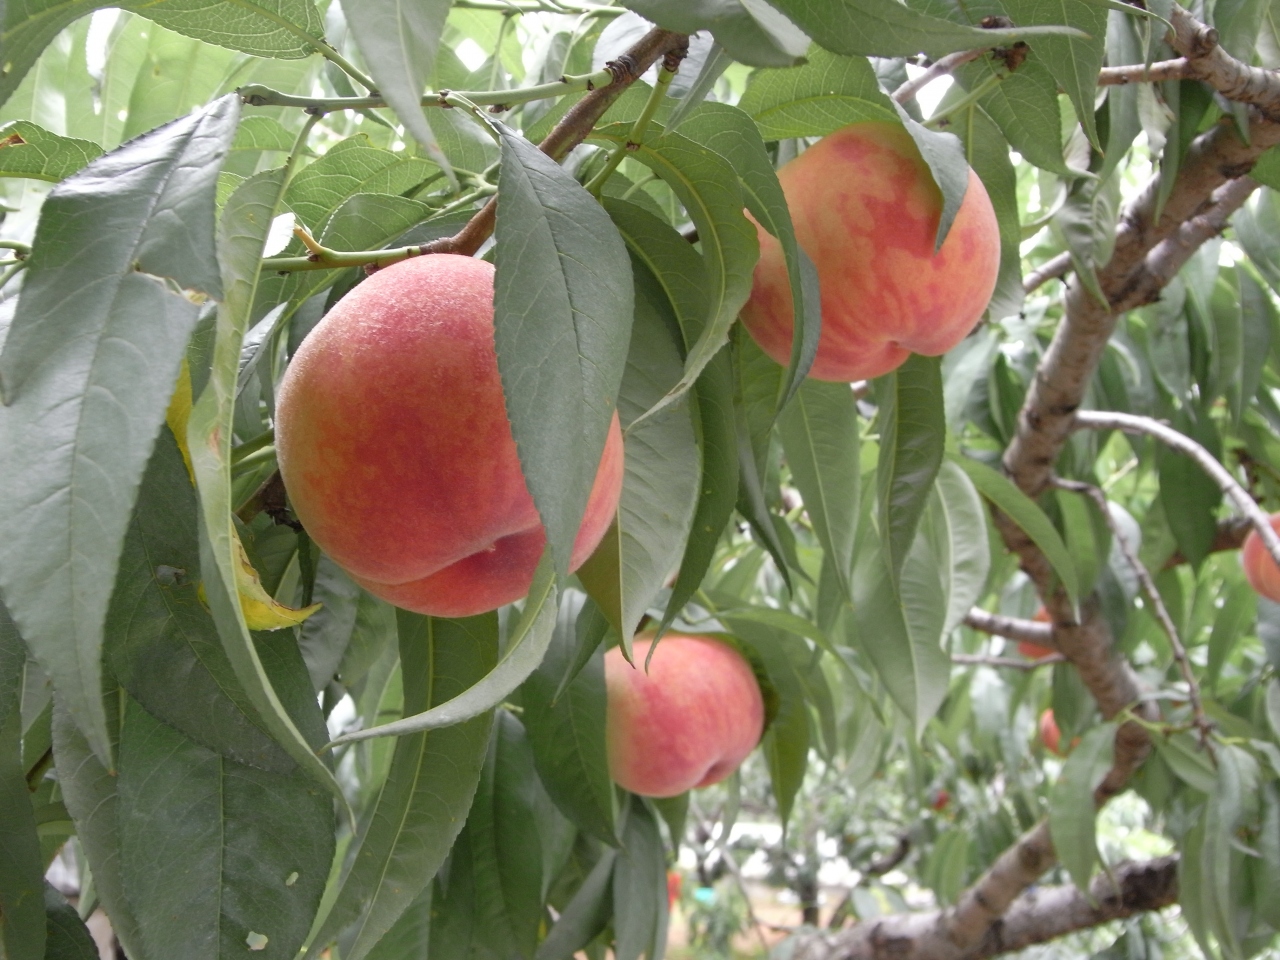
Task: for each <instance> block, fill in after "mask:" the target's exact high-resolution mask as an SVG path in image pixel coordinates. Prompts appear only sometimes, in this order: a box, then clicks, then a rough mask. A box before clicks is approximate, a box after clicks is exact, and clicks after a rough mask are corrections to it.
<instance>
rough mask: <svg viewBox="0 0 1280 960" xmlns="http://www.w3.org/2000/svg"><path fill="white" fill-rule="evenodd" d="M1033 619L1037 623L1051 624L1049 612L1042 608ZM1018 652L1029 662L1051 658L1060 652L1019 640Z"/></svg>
mask: <svg viewBox="0 0 1280 960" xmlns="http://www.w3.org/2000/svg"><path fill="white" fill-rule="evenodd" d="M1031 619H1032V620H1034V621H1036V623H1049V622H1050V619H1049V611H1048V610H1046V609H1045V608H1044V607H1041V608H1040V609H1039V610H1037V611H1036V612H1035V616H1033V617H1032V618H1031ZM1018 652H1019V653H1020V654H1022V655H1023V656H1024V657H1026V658H1027V659H1028V660H1040V659H1042V658H1044V657H1051V656H1053V655H1054V654H1055V653H1057V652H1058V651H1057V650H1055V649H1053V647H1042V646H1040V644H1038V643H1032V642H1031V641H1030V640H1019V641H1018Z"/></svg>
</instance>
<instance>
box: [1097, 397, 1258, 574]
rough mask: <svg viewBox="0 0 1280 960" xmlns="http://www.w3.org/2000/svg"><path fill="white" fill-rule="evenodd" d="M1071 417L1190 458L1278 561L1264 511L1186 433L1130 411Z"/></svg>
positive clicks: (1214, 458) (1098, 412)
mask: <svg viewBox="0 0 1280 960" xmlns="http://www.w3.org/2000/svg"><path fill="white" fill-rule="evenodd" d="M1075 421H1076V423H1077V424H1078V425H1079V426H1081V427H1087V428H1088V429H1090V430H1123V431H1124V432H1125V433H1138V434H1145V435H1146V436H1149V437H1154V438H1155V439H1157V440H1159V441H1160V442H1161V443H1163V444H1165V445H1166V446H1168V447H1170V448H1171V449H1173V450H1176V451H1178V453H1180V454H1182V455H1183V456H1185V457H1188V458H1190V459H1191V461H1192V462H1194V463H1195V464H1196V466H1198V467H1199V468H1200V469H1201V470H1203V471H1204V472H1205V473H1207V474H1208V475H1209V476H1210V478H1212V480H1213V482H1214V483H1216V484H1217V485H1218V489H1219V490H1221V491H1222V492H1223V493H1224V494H1225V495H1226V497H1227V499H1228V500H1230V501H1231V503H1232V504H1233V505H1234V506H1235V508H1236V509H1237V510H1239V511H1240V513H1241V515H1243V516H1244V517H1246V518H1247V519H1248V520H1249V523H1250V524H1251V525H1252V526H1253V529H1254V530H1255V531H1256V532H1257V534H1258V536H1259V538H1261V540H1262V543H1263V545H1264V546H1265V547H1266V548H1267V552H1268V553H1270V554H1271V557H1272V559H1273V560H1275V562H1276V563H1277V564H1280V536H1277V534H1276V532H1275V531H1274V530H1273V529H1271V521H1270V520H1269V519H1268V518H1267V514H1266V513H1265V512H1264V511H1263V509H1262V508H1261V507H1259V506H1258V504H1257V503H1255V502H1254V499H1253V498H1252V497H1251V496H1249V494H1248V491H1246V490H1245V489H1244V487H1242V486H1240V484H1239V483H1237V482H1236V478H1235V477H1233V476H1231V473H1230V471H1228V470H1227V468H1226V467H1224V466H1223V465H1222V464H1221V463H1219V462H1218V460H1217V458H1216V457H1214V455H1213V454H1211V453H1210V452H1209V451H1208V450H1206V449H1205V448H1204V447H1202V446H1200V444H1198V443H1196V442H1195V441H1194V440H1192V439H1191V438H1190V437H1188V436H1187V435H1186V434H1184V433H1179V432H1178V431H1177V430H1175V429H1173V427H1170V426H1168V425H1166V424H1163V423H1161V422H1160V421H1159V420H1153V419H1151V418H1150V417H1140V416H1136V415H1134V414H1131V413H1114V412H1111V411H1102V410H1081V411H1080V412H1079V413H1077V414H1076V417H1075Z"/></svg>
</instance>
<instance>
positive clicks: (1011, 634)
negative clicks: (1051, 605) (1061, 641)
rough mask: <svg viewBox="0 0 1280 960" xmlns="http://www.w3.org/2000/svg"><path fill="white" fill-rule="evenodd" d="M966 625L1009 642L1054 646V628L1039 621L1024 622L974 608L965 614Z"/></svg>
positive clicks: (1016, 618)
mask: <svg viewBox="0 0 1280 960" xmlns="http://www.w3.org/2000/svg"><path fill="white" fill-rule="evenodd" d="M964 623H965V626H967V627H972V628H973V629H974V630H981V631H982V632H983V633H990V634H994V635H995V636H997V637H1006V638H1008V639H1009V640H1020V641H1022V640H1025V641H1026V642H1027V643H1034V644H1036V645H1037V646H1040V647H1052V646H1053V626H1052V625H1051V624H1048V623H1041V622H1040V621H1039V620H1022V619H1019V618H1018V617H1004V616H1001V615H1000V614H998V613H988V612H987V611H986V610H983V609H982V608H980V607H974V608H973V609H972V610H970V611H969V612H968V613H966V614H965V617H964Z"/></svg>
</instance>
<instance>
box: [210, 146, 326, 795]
mask: <svg viewBox="0 0 1280 960" xmlns="http://www.w3.org/2000/svg"><path fill="white" fill-rule="evenodd" d="M285 179H286V178H285V170H283V169H282V170H269V171H266V172H264V173H259V174H256V175H255V176H253V177H250V178H249V179H248V180H246V181H245V182H244V183H242V184H241V185H240V186H239V187H237V188H236V191H235V193H233V194H232V195H231V198H230V199H229V200H228V201H227V205H226V207H225V208H224V209H223V213H222V220H221V221H220V222H219V224H218V265H219V267H220V269H221V271H222V285H223V287H224V289H225V295H224V297H223V300H222V303H221V305H220V306H219V307H218V313H217V322H216V328H215V342H214V346H213V360H212V368H211V370H210V373H209V380H208V382H207V383H206V384H205V386H204V389H203V390H202V391H201V392H200V396H199V398H198V399H197V400H196V402H195V404H194V406H193V407H192V410H191V419H190V421H189V422H188V424H187V449H188V450H189V451H190V457H191V466H192V469H193V472H194V475H195V478H196V486H197V489H198V490H199V493H200V521H201V522H200V572H201V576H202V578H203V585H204V591H205V596H206V598H207V601H208V604H209V608H210V610H211V611H212V612H213V620H214V623H215V624H216V625H217V627H218V635H219V637H220V638H221V639H222V646H223V649H224V650H225V651H226V654H227V659H228V660H229V661H230V662H231V667H232V669H233V670H234V671H235V675H236V679H237V680H238V681H239V682H240V687H241V689H242V690H243V691H244V693H245V695H246V696H247V697H248V699H249V702H250V703H252V704H253V707H254V709H255V710H256V711H257V714H258V717H259V718H260V719H261V720H262V722H263V724H264V725H265V727H266V729H267V731H268V732H269V733H270V734H271V736H272V737H273V738H274V739H275V740H276V742H277V743H278V744H279V745H280V746H281V747H283V748H284V750H285V751H286V752H287V753H288V754H289V756H290V757H292V758H293V759H294V761H295V762H296V763H297V764H298V765H299V766H300V767H301V768H302V769H303V770H305V771H307V772H308V773H309V775H310V776H312V777H313V778H315V780H316V781H317V782H319V783H321V784H324V785H325V786H327V787H328V788H329V789H330V790H331V791H332V792H333V793H334V795H335V796H336V797H338V798H340V799H343V798H342V791H341V788H340V787H339V786H338V784H337V782H336V781H335V780H334V779H333V776H332V775H331V773H330V772H329V768H328V767H326V766H325V764H324V763H323V762H322V761H321V760H320V758H319V757H317V756H316V754H315V752H314V747H313V746H312V745H311V744H310V743H308V742H307V739H306V737H305V736H303V734H302V733H301V732H300V731H299V729H298V727H297V725H296V724H295V722H294V721H293V719H292V718H291V717H290V716H289V714H288V712H287V710H286V709H285V706H284V704H283V702H282V701H281V698H280V695H279V694H278V693H277V691H276V690H275V689H274V688H273V687H272V685H271V680H270V678H269V677H268V675H267V671H266V668H265V667H264V665H263V662H262V659H261V657H260V655H259V652H258V650H257V649H256V648H255V646H254V644H253V639H252V638H251V637H250V635H249V628H248V625H247V623H246V622H245V618H244V611H243V610H242V609H241V606H240V598H239V593H238V590H237V587H236V566H237V564H238V563H239V557H238V550H239V547H238V546H237V542H236V541H237V536H238V535H237V533H236V528H235V525H234V519H233V517H232V514H231V444H232V432H233V431H232V422H233V418H234V415H235V395H236V382H237V377H238V375H239V365H240V348H241V346H242V345H243V343H244V335H245V332H246V330H247V329H248V319H249V311H250V309H251V308H252V306H253V299H254V292H255V289H256V287H257V281H258V269H259V265H260V264H261V262H262V261H261V258H262V250H263V246H264V245H265V242H266V237H267V230H268V228H269V227H270V225H271V221H272V219H273V218H274V217H275V215H276V212H277V211H278V210H279V209H280V204H281V200H282V195H283V193H284V186H285ZM343 802H345V799H343Z"/></svg>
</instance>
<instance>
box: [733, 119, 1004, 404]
mask: <svg viewBox="0 0 1280 960" xmlns="http://www.w3.org/2000/svg"><path fill="white" fill-rule="evenodd" d="M778 179H779V180H780V181H781V183H782V189H783V192H784V193H785V195H786V198H787V205H788V206H789V207H790V208H791V219H792V221H793V223H794V224H795V230H796V239H797V240H798V241H799V244H800V246H801V247H802V248H803V249H804V251H805V252H806V253H807V254H808V255H809V257H810V258H811V259H812V260H813V263H814V266H815V267H817V270H818V281H819V283H820V285H821V289H822V335H821V337H820V339H819V341H818V353H817V357H816V358H815V359H814V362H813V368H812V370H810V375H811V376H813V377H816V378H817V379H819V380H837V381H849V380H863V379H868V378H871V377H878V376H880V375H881V374H883V373H888V372H889V371H890V370H893V369H895V368H896V367H898V366H899V365H901V364H902V363H903V362H904V361H905V360H906V359H907V357H908V355H910V354H911V353H921V354H925V355H926V356H938V355H939V354H943V353H946V352H947V351H948V350H950V349H951V348H952V347H954V346H955V345H956V344H957V343H959V342H960V341H961V340H963V339H964V337H965V336H966V335H967V334H968V333H969V331H970V330H972V329H973V327H974V326H975V325H976V324H977V322H978V320H979V319H980V318H981V317H982V313H983V311H984V310H986V308H987V304H988V302H989V301H990V300H991V294H992V291H994V290H995V284H996V273H997V271H998V270H999V268H1000V236H999V228H998V227H997V224H996V215H995V211H994V210H993V209H992V207H991V200H990V198H989V197H988V196H987V191H986V189H985V188H984V187H983V185H982V181H981V180H979V179H978V177H977V175H976V174H975V173H974V172H973V171H972V170H970V171H969V187H968V189H967V190H966V191H965V195H964V201H963V202H962V203H961V204H960V209H959V211H958V212H957V213H956V218H955V221H954V222H953V223H952V225H951V229H950V231H949V232H948V233H947V239H946V241H945V242H944V243H943V244H942V248H941V249H940V250H938V251H937V252H936V253H935V252H934V244H935V240H936V234H937V230H938V222H939V220H940V218H941V216H942V191H941V190H939V189H938V187H937V185H936V184H935V183H934V180H933V177H932V175H931V173H930V172H929V167H928V165H927V164H926V163H925V162H924V159H923V158H922V157H921V156H920V151H919V150H918V149H917V148H916V145H915V142H914V141H913V140H912V139H911V135H910V134H908V133H907V131H906V130H904V129H903V128H902V127H900V126H898V125H896V124H892V123H887V122H883V121H868V122H863V123H854V124H850V125H849V126H847V127H843V128H842V129H840V130H837V131H836V132H835V133H832V134H830V135H829V136H827V137H824V138H823V139H822V140H820V141H819V142H818V143H816V144H814V145H813V146H812V147H810V148H809V149H808V150H806V151H805V152H804V153H802V154H800V156H798V157H796V158H795V159H794V160H792V161H790V162H789V163H787V164H785V165H784V166H783V167H782V168H781V169H780V170H779V171H778ZM758 232H759V235H760V261H759V263H758V264H757V265H756V270H755V281H754V285H753V287H752V291H751V298H750V299H749V300H748V301H747V305H746V306H745V307H744V308H743V310H742V320H743V323H745V324H746V327H747V330H748V331H749V332H750V333H751V336H752V337H754V338H755V341H756V343H758V344H759V345H760V348H761V349H762V350H764V352H765V353H767V354H768V355H769V356H770V357H772V358H773V359H774V360H776V361H777V362H778V363H781V364H786V363H787V362H788V361H789V360H790V357H791V334H792V329H793V324H794V317H793V313H792V304H791V285H790V283H789V281H788V278H787V268H786V263H785V261H784V259H783V255H782V247H781V246H780V245H779V243H778V241H777V240H776V239H774V238H773V237H772V236H771V235H769V234H768V233H767V232H766V231H764V230H759V231H758Z"/></svg>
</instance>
